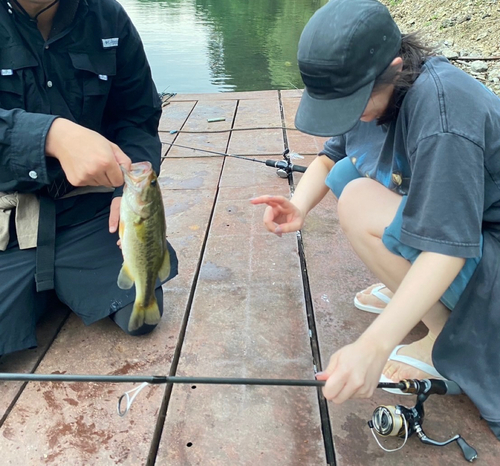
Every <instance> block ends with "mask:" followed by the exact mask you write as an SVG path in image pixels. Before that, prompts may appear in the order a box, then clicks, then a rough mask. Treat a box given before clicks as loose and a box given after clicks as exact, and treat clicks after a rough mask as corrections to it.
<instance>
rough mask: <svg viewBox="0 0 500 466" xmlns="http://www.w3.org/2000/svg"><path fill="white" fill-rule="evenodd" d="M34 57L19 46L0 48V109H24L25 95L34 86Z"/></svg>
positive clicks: (35, 65) (35, 62) (35, 64)
mask: <svg viewBox="0 0 500 466" xmlns="http://www.w3.org/2000/svg"><path fill="white" fill-rule="evenodd" d="M36 67H38V62H37V61H36V59H35V57H33V56H32V55H30V54H29V53H28V52H27V51H26V49H24V48H23V47H20V46H13V47H7V48H0V108H3V109H4V110H12V109H14V108H22V109H25V110H30V111H35V110H36V109H28V108H27V107H26V95H27V94H29V92H30V91H29V89H30V87H31V86H34V85H35V77H34V69H35V68H36Z"/></svg>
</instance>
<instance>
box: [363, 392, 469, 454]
mask: <svg viewBox="0 0 500 466" xmlns="http://www.w3.org/2000/svg"><path fill="white" fill-rule="evenodd" d="M428 396H429V395H428V394H420V395H418V397H417V403H416V404H415V406H413V407H412V408H407V407H406V406H402V405H395V406H378V407H377V408H375V411H373V414H372V418H371V420H370V421H368V426H369V427H370V429H371V432H372V434H373V437H374V438H375V440H376V441H377V443H378V445H379V447H380V448H382V449H383V450H384V451H388V452H392V451H397V450H400V449H401V448H403V447H404V446H405V445H406V442H407V440H408V438H409V437H410V436H411V435H412V434H414V433H416V434H417V436H418V438H419V439H420V441H421V442H422V443H425V444H427V445H434V446H436V447H444V446H445V445H448V444H450V443H452V442H457V444H458V446H459V447H460V449H461V450H462V453H463V455H464V458H465V459H466V460H467V461H469V462H472V461H474V460H475V459H476V458H477V451H476V450H475V449H474V448H472V447H471V446H470V445H469V444H468V443H467V442H466V441H465V440H464V439H463V438H462V437H461V436H460V435H455V436H454V437H452V438H450V439H448V440H445V441H444V442H438V441H436V440H433V439H431V438H429V437H427V435H426V434H425V432H424V431H423V429H422V424H423V422H424V401H425V400H426V399H427V398H428ZM375 433H376V434H377V435H378V436H381V437H399V438H404V442H403V444H402V445H400V446H399V447H398V448H395V449H393V450H388V449H387V448H385V447H384V446H383V445H382V444H381V443H380V441H379V439H378V438H377V435H376V434H375Z"/></svg>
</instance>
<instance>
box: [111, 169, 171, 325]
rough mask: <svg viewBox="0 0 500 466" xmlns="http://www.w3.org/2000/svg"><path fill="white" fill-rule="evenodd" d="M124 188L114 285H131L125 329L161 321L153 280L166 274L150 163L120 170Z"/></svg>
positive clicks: (161, 217) (160, 209)
mask: <svg viewBox="0 0 500 466" xmlns="http://www.w3.org/2000/svg"><path fill="white" fill-rule="evenodd" d="M122 172H123V177H124V180H125V185H124V188H123V196H122V200H121V204H120V224H119V229H118V234H119V237H120V242H121V248H122V254H123V264H122V267H121V270H120V273H119V275H118V280H117V284H118V287H119V288H121V289H125V290H128V289H130V288H132V286H133V285H134V284H135V292H136V293H135V301H134V307H133V309H132V314H131V315H130V320H129V324H128V330H129V331H130V332H132V331H134V330H137V329H138V328H139V327H142V326H143V325H144V324H147V325H156V324H158V323H159V322H160V320H161V315H160V310H159V308H158V303H157V302H156V297H155V284H156V279H157V278H159V279H160V281H164V280H166V279H167V277H168V276H169V274H170V265H171V264H170V254H169V251H168V248H167V224H166V220H165V209H164V206H163V199H162V195H161V190H160V186H159V183H158V179H157V177H156V173H155V171H154V170H153V167H152V165H151V163H150V162H137V163H133V164H132V165H131V168H130V170H129V171H127V170H126V169H124V168H123V167H122Z"/></svg>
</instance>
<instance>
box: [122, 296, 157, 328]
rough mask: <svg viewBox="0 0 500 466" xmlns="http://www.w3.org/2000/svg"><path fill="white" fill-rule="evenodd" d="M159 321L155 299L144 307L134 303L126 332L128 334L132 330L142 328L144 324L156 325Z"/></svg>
mask: <svg viewBox="0 0 500 466" xmlns="http://www.w3.org/2000/svg"><path fill="white" fill-rule="evenodd" d="M160 320H161V314H160V309H159V308H158V303H157V302H156V299H155V298H153V299H152V300H151V301H150V302H149V304H148V305H146V306H145V305H144V304H142V303H138V302H137V301H136V302H135V303H134V308H133V309H132V314H131V315H130V320H129V322H128V330H129V332H133V331H134V330H137V329H138V328H140V327H142V326H143V325H144V324H146V325H157V324H158V322H160Z"/></svg>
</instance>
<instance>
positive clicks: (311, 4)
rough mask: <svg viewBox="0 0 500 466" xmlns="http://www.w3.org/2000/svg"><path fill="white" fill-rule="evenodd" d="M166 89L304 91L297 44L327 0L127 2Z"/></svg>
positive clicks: (123, 1) (160, 86)
mask: <svg viewBox="0 0 500 466" xmlns="http://www.w3.org/2000/svg"><path fill="white" fill-rule="evenodd" d="M119 2H120V3H121V4H122V5H123V7H124V8H125V10H126V11H127V13H128V15H129V16H130V17H131V19H132V21H133V22H134V24H135V26H136V28H137V30H138V31H139V33H140V35H141V37H142V40H143V43H144V48H145V50H146V55H147V57H148V60H149V63H150V65H151V69H152V72H153V79H154V81H155V83H156V86H157V88H158V91H159V92H176V93H205V92H228V91H257V90H268V89H293V88H301V87H303V85H302V81H301V79H300V75H299V71H298V67H297V44H298V41H299V38H300V34H301V32H302V29H303V28H304V26H305V24H306V23H307V21H308V20H309V18H310V17H311V16H312V15H313V13H314V12H315V11H316V10H317V9H318V8H320V7H321V6H323V5H324V4H326V3H327V0H119Z"/></svg>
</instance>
